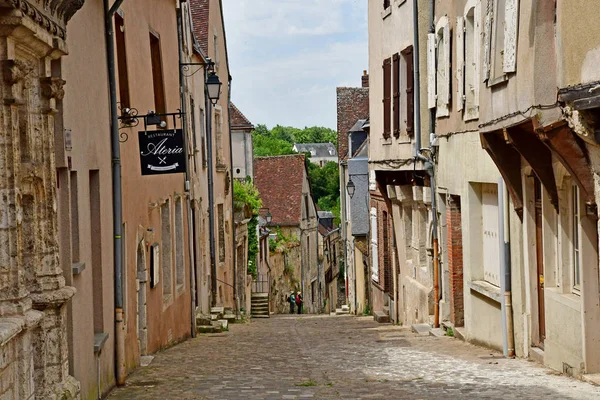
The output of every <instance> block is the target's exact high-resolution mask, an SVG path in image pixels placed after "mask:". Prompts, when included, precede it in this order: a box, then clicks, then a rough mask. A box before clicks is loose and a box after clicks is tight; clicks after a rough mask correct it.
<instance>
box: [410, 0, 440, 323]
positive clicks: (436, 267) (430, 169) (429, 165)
mask: <svg viewBox="0 0 600 400" xmlns="http://www.w3.org/2000/svg"><path fill="white" fill-rule="evenodd" d="M418 3H419V2H418V0H413V24H414V27H413V33H414V44H413V49H414V50H413V57H414V58H413V68H414V85H413V86H414V88H415V89H414V98H415V100H414V103H415V162H416V161H417V160H421V161H423V162H424V164H423V167H424V168H425V171H426V172H427V174H428V175H429V178H430V184H431V214H432V217H431V227H432V236H433V243H432V244H433V297H434V321H433V326H434V328H439V327H440V298H441V296H440V276H441V275H442V274H441V271H440V262H439V239H438V218H437V198H436V196H437V192H436V186H435V166H434V163H433V157H425V156H424V155H423V154H422V153H421V82H420V80H421V79H420V64H419V62H420V46H419V4H418ZM434 21H435V0H430V2H429V22H430V25H429V33H433V32H434V31H435V28H434ZM429 132H430V134H435V108H432V109H431V111H430V116H429ZM428 150H429V152H430V154H431V155H433V149H432V148H431V144H430V147H429V149H428Z"/></svg>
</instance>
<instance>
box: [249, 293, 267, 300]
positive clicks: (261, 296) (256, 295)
mask: <svg viewBox="0 0 600 400" xmlns="http://www.w3.org/2000/svg"><path fill="white" fill-rule="evenodd" d="M252 298H253V299H268V298H269V293H252Z"/></svg>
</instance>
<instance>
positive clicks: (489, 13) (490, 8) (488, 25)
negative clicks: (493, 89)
mask: <svg viewBox="0 0 600 400" xmlns="http://www.w3.org/2000/svg"><path fill="white" fill-rule="evenodd" d="M493 15H494V0H487V8H486V11H485V32H484V34H483V81H484V82H485V81H487V80H488V79H490V64H491V44H492V18H493Z"/></svg>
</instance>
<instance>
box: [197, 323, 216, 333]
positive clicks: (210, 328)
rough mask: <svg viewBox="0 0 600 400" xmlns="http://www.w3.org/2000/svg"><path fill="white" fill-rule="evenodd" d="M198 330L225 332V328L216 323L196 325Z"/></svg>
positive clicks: (203, 331) (201, 331)
mask: <svg viewBox="0 0 600 400" xmlns="http://www.w3.org/2000/svg"><path fill="white" fill-rule="evenodd" d="M196 332H198V333H221V332H223V328H221V327H220V326H214V325H199V326H197V327H196Z"/></svg>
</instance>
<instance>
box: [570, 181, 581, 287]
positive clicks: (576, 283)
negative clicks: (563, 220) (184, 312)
mask: <svg viewBox="0 0 600 400" xmlns="http://www.w3.org/2000/svg"><path fill="white" fill-rule="evenodd" d="M579 218H580V201H579V188H578V187H577V185H576V184H572V186H571V247H572V252H571V256H572V260H573V262H572V265H573V291H574V292H575V293H578V292H579V291H580V290H581V243H580V240H579V238H580V237H581V225H580V222H579Z"/></svg>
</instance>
